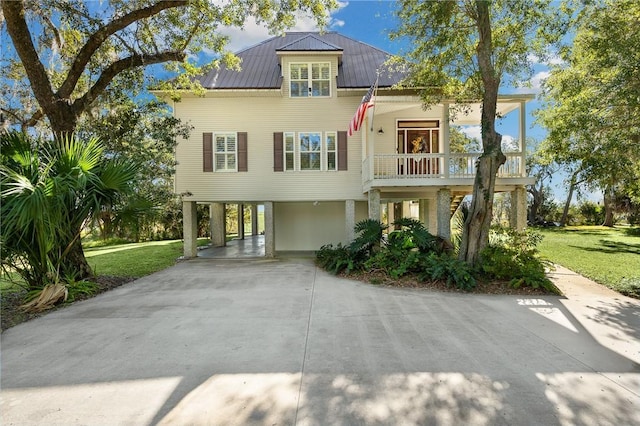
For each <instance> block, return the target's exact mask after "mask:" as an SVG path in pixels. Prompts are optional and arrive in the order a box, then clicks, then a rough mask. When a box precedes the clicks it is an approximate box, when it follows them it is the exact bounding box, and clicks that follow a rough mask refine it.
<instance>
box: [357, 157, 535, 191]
mask: <svg viewBox="0 0 640 426" xmlns="http://www.w3.org/2000/svg"><path fill="white" fill-rule="evenodd" d="M480 155H481V153H449V154H444V153H443V154H375V155H373V157H370V158H365V160H364V161H363V162H362V183H363V186H364V187H365V190H369V189H372V188H385V187H397V186H403V187H407V186H414V187H415V186H457V185H462V186H468V185H473V179H474V178H475V175H476V164H477V161H478V159H479V158H480ZM505 155H506V157H507V160H506V162H505V163H504V164H503V165H502V166H501V167H500V169H499V170H498V179H499V181H500V183H501V184H512V185H525V184H530V183H531V180H532V179H531V178H528V177H527V176H526V172H525V168H524V165H525V162H524V156H523V154H522V153H506V154H505Z"/></svg>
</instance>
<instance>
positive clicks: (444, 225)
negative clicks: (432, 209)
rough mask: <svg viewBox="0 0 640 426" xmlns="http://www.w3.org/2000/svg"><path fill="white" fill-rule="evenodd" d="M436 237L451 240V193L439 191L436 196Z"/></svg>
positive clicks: (444, 190)
mask: <svg viewBox="0 0 640 426" xmlns="http://www.w3.org/2000/svg"><path fill="white" fill-rule="evenodd" d="M437 197H438V198H437V213H438V236H440V237H442V238H444V239H445V240H447V241H449V240H451V191H450V190H449V189H446V188H445V189H440V190H439V191H438V195H437Z"/></svg>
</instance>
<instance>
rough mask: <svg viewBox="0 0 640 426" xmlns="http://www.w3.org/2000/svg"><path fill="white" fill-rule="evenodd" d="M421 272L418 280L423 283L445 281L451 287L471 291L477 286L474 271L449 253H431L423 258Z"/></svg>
mask: <svg viewBox="0 0 640 426" xmlns="http://www.w3.org/2000/svg"><path fill="white" fill-rule="evenodd" d="M420 270H421V272H420V273H419V274H418V278H419V279H420V280H421V281H427V280H438V281H444V282H446V283H447V285H448V286H449V287H456V288H458V289H460V290H465V291H469V290H471V289H472V288H474V287H475V286H476V279H475V278H474V276H473V269H472V268H471V267H470V266H469V265H468V264H467V263H465V262H463V261H461V260H458V259H456V258H455V257H452V256H451V255H449V254H447V253H441V254H436V253H430V254H428V255H426V256H423V257H422V258H421V262H420Z"/></svg>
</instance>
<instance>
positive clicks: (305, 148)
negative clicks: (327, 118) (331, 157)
mask: <svg viewBox="0 0 640 426" xmlns="http://www.w3.org/2000/svg"><path fill="white" fill-rule="evenodd" d="M298 141H299V155H300V170H320V169H321V158H322V133H300V134H299V136H298Z"/></svg>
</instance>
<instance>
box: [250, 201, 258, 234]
mask: <svg viewBox="0 0 640 426" xmlns="http://www.w3.org/2000/svg"><path fill="white" fill-rule="evenodd" d="M258 234H259V231H258V205H257V204H251V235H258Z"/></svg>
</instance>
